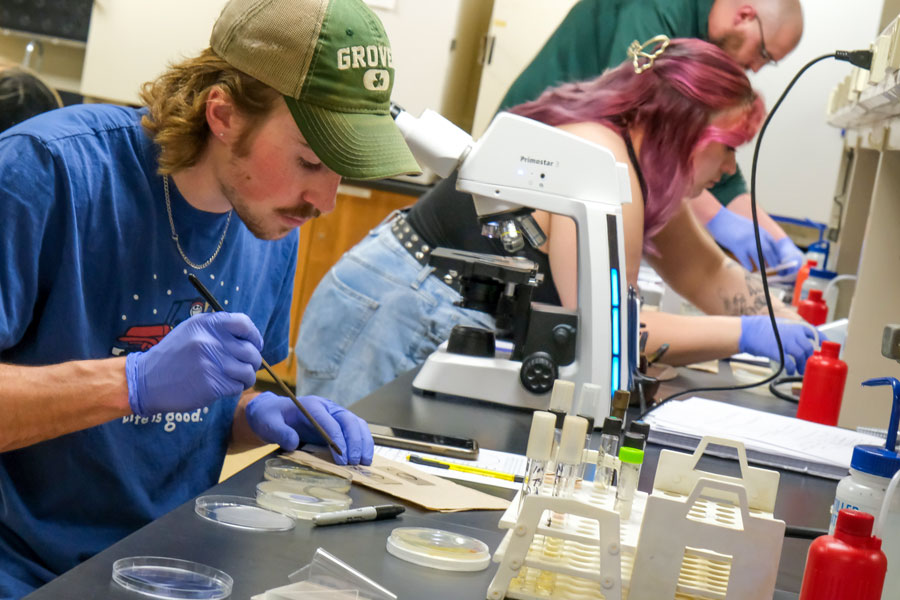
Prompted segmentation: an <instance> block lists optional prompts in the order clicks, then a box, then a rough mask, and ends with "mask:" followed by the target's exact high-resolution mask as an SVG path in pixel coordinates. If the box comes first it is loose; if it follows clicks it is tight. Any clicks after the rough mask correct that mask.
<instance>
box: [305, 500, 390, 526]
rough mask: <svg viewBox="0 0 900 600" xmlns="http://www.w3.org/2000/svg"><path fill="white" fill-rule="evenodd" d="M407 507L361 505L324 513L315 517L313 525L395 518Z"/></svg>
mask: <svg viewBox="0 0 900 600" xmlns="http://www.w3.org/2000/svg"><path fill="white" fill-rule="evenodd" d="M405 510H406V507H404V506H400V505H399V504H380V505H378V506H361V507H360V508H351V509H350V510H336V511H334V512H329V513H322V514H319V515H316V516H314V517H313V519H312V522H313V525H318V526H320V527H321V526H323V525H340V524H342V523H357V522H359V521H381V520H382V519H393V518H394V517H396V516H397V515H399V514H400V513H402V512H404V511H405Z"/></svg>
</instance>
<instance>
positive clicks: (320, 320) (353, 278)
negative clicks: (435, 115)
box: [296, 221, 494, 406]
mask: <svg viewBox="0 0 900 600" xmlns="http://www.w3.org/2000/svg"><path fill="white" fill-rule="evenodd" d="M432 271H433V269H432V267H430V266H424V267H423V266H422V265H420V264H419V263H418V261H416V259H415V258H413V257H412V256H411V255H410V254H409V253H408V252H407V251H406V249H404V248H403V247H402V246H401V245H400V242H398V241H397V238H395V237H394V234H393V233H392V232H391V225H390V222H389V221H388V222H385V223H382V224H381V225H379V226H378V227H376V228H375V229H373V230H372V231H370V232H369V234H368V235H367V236H366V238H365V239H363V240H362V241H361V242H360V243H359V244H357V245H356V246H354V247H353V248H351V249H350V250H349V251H348V252H347V253H346V254H344V256H343V257H341V259H340V260H339V261H338V263H337V264H336V265H335V266H334V267H332V268H331V270H330V271H328V273H327V274H326V275H325V277H324V278H323V279H322V281H321V282H320V283H319V285H318V286H317V287H316V290H315V292H314V293H313V295H312V297H311V298H310V300H309V304H308V305H307V306H306V311H305V312H304V313H303V321H302V322H301V325H300V335H299V338H298V340H297V347H296V355H297V394H298V395H316V396H322V397H324V398H328V399H330V400H332V401H333V402H336V403H338V404H341V405H343V406H347V405H350V404H352V403H353V402H356V401H357V400H359V399H360V398H362V397H363V396H365V395H367V394H369V393H370V392H372V391H374V390H375V389H377V388H379V387H381V386H382V385H384V384H386V383H388V382H390V381H392V380H393V379H395V378H396V377H397V376H398V375H400V374H401V373H404V372H406V371H408V370H410V369H412V368H414V367H416V366H418V365H420V364H422V363H423V362H425V359H426V358H427V357H428V355H429V354H431V353H432V352H434V350H435V349H436V348H437V347H438V345H439V344H441V342H443V341H444V340H446V339H447V338H448V337H449V336H450V330H452V329H453V327H454V326H455V325H457V324H462V325H471V326H479V327H487V328H490V329H493V328H494V320H493V318H492V317H491V316H490V315H488V314H487V313H482V312H479V311H475V310H470V309H465V308H460V307H459V306H456V305H455V303H456V302H458V301H459V300H460V295H459V294H458V293H457V292H456V291H455V290H454V289H453V288H451V287H450V286H448V285H446V284H445V283H443V282H442V281H441V280H440V279H438V278H437V277H436V276H435V275H433V274H432Z"/></svg>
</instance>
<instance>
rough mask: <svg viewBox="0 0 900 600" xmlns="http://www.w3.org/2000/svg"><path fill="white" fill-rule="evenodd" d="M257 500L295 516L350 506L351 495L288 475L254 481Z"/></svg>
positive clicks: (263, 505) (260, 503) (271, 508)
mask: <svg viewBox="0 0 900 600" xmlns="http://www.w3.org/2000/svg"><path fill="white" fill-rule="evenodd" d="M256 502H257V503H258V504H259V505H260V506H262V507H264V508H268V509H270V510H276V511H278V512H280V513H284V514H286V515H289V516H291V517H294V518H295V519H312V518H313V516H314V515H318V514H321V513H324V512H332V511H336V510H345V509H347V508H350V504H351V502H352V501H351V500H350V496H348V495H347V494H344V493H342V492H339V491H337V490H334V489H331V488H327V487H319V486H315V485H305V484H302V483H300V482H297V481H289V480H287V479H273V480H271V481H261V482H260V483H258V484H257V485H256Z"/></svg>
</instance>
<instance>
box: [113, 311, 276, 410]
mask: <svg viewBox="0 0 900 600" xmlns="http://www.w3.org/2000/svg"><path fill="white" fill-rule="evenodd" d="M262 345H263V340H262V336H261V335H260V333H259V331H258V330H257V329H256V326H255V325H254V324H253V321H251V320H250V317H248V316H247V315H245V314H241V313H226V312H218V313H204V314H200V315H195V316H193V317H191V318H190V319H187V320H186V321H183V322H182V323H180V324H179V325H178V326H177V327H175V329H173V330H172V331H170V332H169V333H168V335H166V336H165V337H164V338H163V339H162V340H160V342H159V343H158V344H156V345H155V346H153V347H152V348H150V349H149V350H147V351H146V352H133V353H131V354H129V355H128V357H127V358H126V359H125V377H126V379H127V381H128V403H129V404H130V405H131V410H132V411H133V412H134V414H136V415H140V416H142V417H146V416H149V415H153V414H156V413H164V412H170V411H176V412H181V411H188V410H193V409H195V408H200V407H203V406H209V405H210V404H212V403H213V402H215V401H216V400H218V399H219V398H226V397H229V396H237V395H238V394H240V393H241V392H243V391H244V390H246V389H247V388H249V387H251V386H252V385H253V383H254V382H255V381H256V371H257V370H258V369H259V365H260V363H261V361H262V357H261V356H260V354H259V352H260V350H261V349H262Z"/></svg>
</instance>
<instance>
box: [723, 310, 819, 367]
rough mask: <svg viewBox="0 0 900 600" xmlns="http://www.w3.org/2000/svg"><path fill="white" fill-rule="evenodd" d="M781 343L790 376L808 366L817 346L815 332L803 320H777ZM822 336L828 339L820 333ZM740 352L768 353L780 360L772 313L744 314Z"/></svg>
mask: <svg viewBox="0 0 900 600" xmlns="http://www.w3.org/2000/svg"><path fill="white" fill-rule="evenodd" d="M776 322H777V323H778V333H779V334H780V335H781V345H782V346H784V369H785V371H787V374H788V375H793V374H794V372H799V373H800V374H801V375H802V374H803V371H804V370H805V369H806V360H807V359H808V358H809V357H810V356H812V353H813V350H815V347H814V346H813V344H814V343H815V334H813V332H812V330H811V329H810V328H809V327H807V326H806V325H804V324H803V323H802V322H800V321H788V320H785V319H776ZM819 338H820V339H825V338H824V336H822V335H821V334H820V335H819ZM738 348H739V349H740V351H741V352H747V353H749V354H753V355H754V356H768V357H769V358H771V359H772V360H778V346H777V345H776V344H775V334H774V332H773V331H772V322H771V320H770V319H769V315H752V316H744V317H741V339H740V341H739V342H738Z"/></svg>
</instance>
